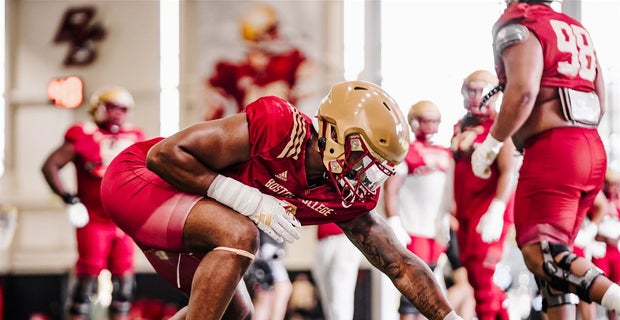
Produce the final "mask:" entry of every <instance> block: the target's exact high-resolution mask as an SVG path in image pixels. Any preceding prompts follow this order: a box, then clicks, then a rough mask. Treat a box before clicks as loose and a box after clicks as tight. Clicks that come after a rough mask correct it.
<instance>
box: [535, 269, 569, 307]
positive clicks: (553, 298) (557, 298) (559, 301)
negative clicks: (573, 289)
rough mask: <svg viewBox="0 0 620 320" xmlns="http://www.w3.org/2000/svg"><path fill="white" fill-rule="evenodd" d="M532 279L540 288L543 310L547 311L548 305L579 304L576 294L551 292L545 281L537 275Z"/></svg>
mask: <svg viewBox="0 0 620 320" xmlns="http://www.w3.org/2000/svg"><path fill="white" fill-rule="evenodd" d="M534 279H535V280H536V284H537V285H538V288H539V289H540V295H541V297H542V311H543V312H547V308H549V307H557V306H561V305H566V304H574V305H576V304H579V297H577V295H575V294H573V293H567V292H561V293H559V294H555V293H552V292H551V288H550V287H549V283H548V282H547V281H544V280H542V279H540V278H539V277H534Z"/></svg>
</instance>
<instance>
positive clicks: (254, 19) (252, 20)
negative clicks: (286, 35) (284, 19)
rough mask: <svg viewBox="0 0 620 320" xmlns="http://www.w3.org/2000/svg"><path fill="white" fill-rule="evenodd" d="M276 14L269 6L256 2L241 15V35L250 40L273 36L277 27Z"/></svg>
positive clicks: (254, 40)
mask: <svg viewBox="0 0 620 320" xmlns="http://www.w3.org/2000/svg"><path fill="white" fill-rule="evenodd" d="M278 22H279V21H278V14H277V13H276V11H275V10H274V8H272V7H271V6H268V5H266V4H258V5H255V6H253V7H251V8H250V9H249V10H248V11H246V12H245V14H244V15H243V16H242V17H241V22H240V24H241V36H242V37H243V39H245V40H247V41H250V42H259V41H262V40H268V39H271V38H273V36H274V34H275V33H276V32H277V29H278Z"/></svg>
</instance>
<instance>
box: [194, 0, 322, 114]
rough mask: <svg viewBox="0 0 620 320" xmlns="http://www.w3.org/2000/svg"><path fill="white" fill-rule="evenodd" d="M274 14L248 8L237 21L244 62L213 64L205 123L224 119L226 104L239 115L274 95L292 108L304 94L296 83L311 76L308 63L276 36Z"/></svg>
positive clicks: (265, 9) (270, 9)
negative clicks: (247, 108) (246, 108)
mask: <svg viewBox="0 0 620 320" xmlns="http://www.w3.org/2000/svg"><path fill="white" fill-rule="evenodd" d="M279 30H280V20H279V18H278V15H277V12H276V10H275V9H274V8H273V7H271V6H269V5H266V4H257V5H255V6H252V7H250V8H249V9H248V10H247V11H246V12H245V13H244V14H243V16H242V17H241V21H240V31H241V36H242V38H243V40H244V41H245V43H246V44H247V48H246V52H245V60H243V61H240V62H237V61H229V60H222V61H219V62H217V63H216V65H215V67H214V72H213V75H211V76H210V77H209V78H208V79H207V81H206V85H207V89H208V94H207V104H208V108H209V113H208V114H207V115H206V116H205V120H210V119H217V118H221V117H222V116H225V115H226V106H225V104H226V101H231V102H233V104H234V105H235V108H236V109H235V110H234V112H241V111H243V109H244V108H245V106H246V105H247V104H249V103H250V102H252V101H254V100H256V99H258V98H259V97H262V96H266V95H275V96H278V97H280V98H283V99H285V100H287V101H288V102H290V103H291V104H293V105H296V103H297V100H298V99H300V98H303V97H304V96H305V95H307V94H308V93H304V92H302V91H301V90H300V89H299V86H298V84H299V82H300V80H302V79H303V78H306V77H307V76H308V75H309V74H310V72H311V69H312V67H311V63H310V61H309V60H308V58H307V57H306V55H305V54H304V53H303V52H302V51H301V49H300V48H298V47H296V46H295V45H293V43H291V42H290V41H289V40H288V39H285V38H284V37H283V36H282V34H281V33H280V31H279Z"/></svg>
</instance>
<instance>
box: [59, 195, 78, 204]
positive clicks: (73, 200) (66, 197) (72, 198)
mask: <svg viewBox="0 0 620 320" xmlns="http://www.w3.org/2000/svg"><path fill="white" fill-rule="evenodd" d="M62 201H64V203H66V204H76V203H78V202H80V198H78V197H76V196H75V195H73V194H69V193H65V194H63V195H62Z"/></svg>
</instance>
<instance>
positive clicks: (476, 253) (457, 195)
mask: <svg viewBox="0 0 620 320" xmlns="http://www.w3.org/2000/svg"><path fill="white" fill-rule="evenodd" d="M496 85H497V77H496V76H495V74H493V73H491V72H489V71H486V70H477V71H474V72H473V73H471V74H470V75H469V76H467V78H465V80H464V81H463V86H462V89H461V93H462V94H463V102H464V107H465V109H466V110H467V114H466V115H465V116H464V117H463V118H462V119H461V120H460V121H459V122H458V123H457V124H456V125H455V127H454V136H453V138H452V143H451V149H452V151H453V153H454V158H455V162H456V165H455V170H454V186H455V188H454V199H455V204H456V213H455V216H456V219H457V220H458V222H459V228H458V230H457V239H458V246H459V249H460V258H461V262H462V263H463V266H464V267H465V269H467V276H468V278H469V282H470V283H471V285H472V287H473V288H474V297H475V298H476V315H477V317H478V319H480V320H487V319H508V311H507V309H506V307H507V306H506V305H504V302H505V300H506V294H505V293H504V291H503V290H502V289H501V288H500V287H499V286H497V285H496V284H495V283H494V282H493V274H494V272H495V267H496V265H497V264H498V263H499V261H500V260H501V258H502V254H503V252H504V240H505V238H506V234H507V232H508V230H509V229H510V228H511V227H512V222H513V216H512V215H513V202H514V201H513V199H514V181H515V179H514V177H515V174H516V163H515V157H514V153H515V152H514V146H513V145H512V144H511V143H506V144H505V145H504V146H503V147H502V148H501V150H499V157H498V161H496V162H495V164H494V165H493V166H492V167H491V168H490V171H489V173H488V174H489V175H490V177H488V176H487V178H488V179H482V178H479V177H476V176H474V174H473V172H472V166H471V156H472V152H473V151H474V149H475V148H476V147H477V145H478V144H479V143H481V142H482V141H483V140H484V139H485V138H486V137H487V135H488V134H489V129H490V127H491V125H492V124H493V122H494V121H495V118H496V115H497V111H496V110H495V103H496V99H497V98H496V97H493V98H492V99H490V100H489V101H487V102H486V103H485V104H484V105H480V102H481V101H482V97H483V96H484V95H485V94H486V93H487V92H489V91H490V90H491V89H493V88H494V87H495V86H496Z"/></svg>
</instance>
